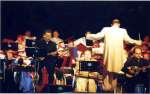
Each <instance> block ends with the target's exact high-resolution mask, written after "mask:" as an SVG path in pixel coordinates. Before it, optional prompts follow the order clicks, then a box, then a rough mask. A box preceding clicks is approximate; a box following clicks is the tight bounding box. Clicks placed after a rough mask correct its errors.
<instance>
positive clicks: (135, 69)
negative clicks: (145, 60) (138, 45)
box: [126, 65, 150, 78]
mask: <svg viewBox="0 0 150 94" xmlns="http://www.w3.org/2000/svg"><path fill="white" fill-rule="evenodd" d="M149 68H150V65H148V66H143V67H138V66H130V67H128V68H127V69H128V70H129V73H127V74H126V76H127V77H129V78H132V77H134V76H136V75H138V74H139V73H140V72H143V71H145V70H146V69H149Z"/></svg>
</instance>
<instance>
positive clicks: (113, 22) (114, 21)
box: [112, 19, 120, 24]
mask: <svg viewBox="0 0 150 94" xmlns="http://www.w3.org/2000/svg"><path fill="white" fill-rule="evenodd" d="M115 23H117V24H120V20H119V19H114V20H113V21H112V24H115Z"/></svg>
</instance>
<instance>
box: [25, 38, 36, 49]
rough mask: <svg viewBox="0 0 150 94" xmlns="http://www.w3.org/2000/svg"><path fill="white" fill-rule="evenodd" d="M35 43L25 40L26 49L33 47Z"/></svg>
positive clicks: (31, 40)
mask: <svg viewBox="0 0 150 94" xmlns="http://www.w3.org/2000/svg"><path fill="white" fill-rule="evenodd" d="M35 45H36V41H35V40H33V39H26V47H35Z"/></svg>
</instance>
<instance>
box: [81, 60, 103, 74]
mask: <svg viewBox="0 0 150 94" xmlns="http://www.w3.org/2000/svg"><path fill="white" fill-rule="evenodd" d="M99 68H100V65H99V63H98V62H97V61H80V62H79V70H80V71H89V72H97V71H98V70H99Z"/></svg>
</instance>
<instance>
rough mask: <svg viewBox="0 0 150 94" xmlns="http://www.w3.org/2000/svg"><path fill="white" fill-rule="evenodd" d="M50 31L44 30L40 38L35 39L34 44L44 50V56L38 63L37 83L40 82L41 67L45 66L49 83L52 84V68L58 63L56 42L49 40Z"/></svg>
mask: <svg viewBox="0 0 150 94" xmlns="http://www.w3.org/2000/svg"><path fill="white" fill-rule="evenodd" d="M51 38H52V33H51V30H46V31H45V32H44V33H43V36H42V39H41V40H39V41H37V43H36V46H37V48H38V49H41V50H42V51H43V52H45V54H46V56H44V58H43V59H41V61H40V64H39V70H38V73H39V76H40V77H39V79H40V81H39V83H40V82H42V79H41V78H42V72H41V69H42V68H43V67H44V66H45V67H46V69H47V72H48V75H49V76H48V81H49V85H53V81H54V70H55V67H56V65H57V63H58V58H57V47H56V43H54V42H52V41H51Z"/></svg>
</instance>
